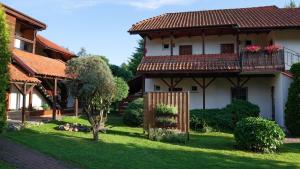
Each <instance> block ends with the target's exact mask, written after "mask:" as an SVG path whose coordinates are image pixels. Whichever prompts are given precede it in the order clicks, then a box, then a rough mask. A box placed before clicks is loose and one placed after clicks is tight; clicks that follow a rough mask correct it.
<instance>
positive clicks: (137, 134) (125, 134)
mask: <svg viewBox="0 0 300 169" xmlns="http://www.w3.org/2000/svg"><path fill="white" fill-rule="evenodd" d="M106 134H113V135H120V136H127V137H136V138H143V139H146V136H145V135H144V134H141V133H136V132H125V131H119V130H107V132H106Z"/></svg>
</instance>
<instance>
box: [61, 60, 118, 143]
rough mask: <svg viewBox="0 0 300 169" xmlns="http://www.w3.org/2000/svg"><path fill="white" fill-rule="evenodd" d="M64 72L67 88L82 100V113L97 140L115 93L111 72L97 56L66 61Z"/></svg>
mask: <svg viewBox="0 0 300 169" xmlns="http://www.w3.org/2000/svg"><path fill="white" fill-rule="evenodd" d="M66 73H67V74H68V75H69V76H70V78H71V79H70V80H69V82H68V86H69V89H70V91H71V93H72V95H73V96H75V97H77V98H79V99H80V100H82V101H83V113H84V114H85V115H86V116H87V118H88V121H89V122H90V124H91V126H92V131H93V138H94V140H95V141H97V140H98V139H99V136H98V133H99V130H100V128H101V127H102V124H104V123H105V121H106V118H107V113H108V112H109V108H110V105H111V103H112V101H113V98H114V95H115V82H114V78H113V76H112V73H111V71H110V69H109V67H108V65H107V64H106V62H105V61H103V60H102V59H101V58H100V57H97V56H89V57H81V58H74V59H72V60H70V61H68V63H67V70H66Z"/></svg>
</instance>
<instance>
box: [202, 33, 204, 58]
mask: <svg viewBox="0 0 300 169" xmlns="http://www.w3.org/2000/svg"><path fill="white" fill-rule="evenodd" d="M202 54H203V55H205V33H204V31H202Z"/></svg>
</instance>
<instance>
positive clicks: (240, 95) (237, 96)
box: [231, 87, 248, 101]
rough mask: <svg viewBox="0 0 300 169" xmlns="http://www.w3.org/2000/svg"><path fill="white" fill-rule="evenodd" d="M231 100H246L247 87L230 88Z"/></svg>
mask: <svg viewBox="0 0 300 169" xmlns="http://www.w3.org/2000/svg"><path fill="white" fill-rule="evenodd" d="M231 100H232V101H233V100H245V101H247V100H248V88H247V87H242V88H241V87H233V88H231Z"/></svg>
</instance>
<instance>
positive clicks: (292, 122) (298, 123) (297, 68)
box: [285, 63, 300, 136]
mask: <svg viewBox="0 0 300 169" xmlns="http://www.w3.org/2000/svg"><path fill="white" fill-rule="evenodd" d="M291 72H292V73H293V74H294V76H295V78H294V81H293V83H292V84H291V86H290V88H289V95H288V101H287V103H286V109H285V125H286V127H287V129H288V131H289V132H290V134H291V135H293V136H300V63H297V64H294V65H293V66H292V68H291Z"/></svg>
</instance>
